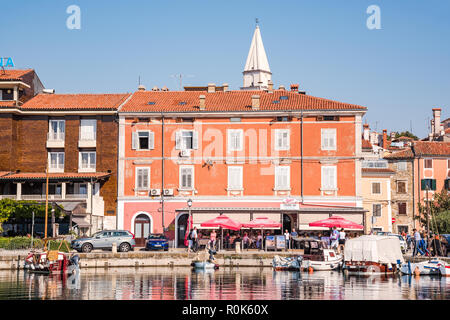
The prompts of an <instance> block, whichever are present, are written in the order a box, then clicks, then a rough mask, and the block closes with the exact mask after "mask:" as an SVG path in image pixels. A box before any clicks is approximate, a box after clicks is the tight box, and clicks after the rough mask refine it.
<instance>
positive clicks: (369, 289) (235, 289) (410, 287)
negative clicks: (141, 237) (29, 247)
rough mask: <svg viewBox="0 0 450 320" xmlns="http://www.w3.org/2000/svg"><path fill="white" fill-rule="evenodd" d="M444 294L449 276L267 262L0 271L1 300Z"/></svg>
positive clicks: (336, 297)
mask: <svg viewBox="0 0 450 320" xmlns="http://www.w3.org/2000/svg"><path fill="white" fill-rule="evenodd" d="M9 299H15V300H18V299H19V300H36V299H45V300H174V299H175V300H262V299H263V300H310V299H313V300H360V299H364V300H416V299H417V300H419V299H420V300H422V299H430V300H448V299H450V278H448V277H447V278H445V277H431V276H421V277H414V276H412V277H411V276H401V275H394V276H380V275H377V276H371V277H368V276H345V275H344V274H343V273H341V272H338V271H333V272H329V271H326V272H325V271H323V272H313V273H307V272H301V273H299V272H287V271H286V272H285V271H282V272H280V271H277V272H275V271H273V270H272V269H270V268H223V269H219V270H215V271H214V270H207V271H204V270H198V271H194V270H192V269H191V268H151V267H149V268H108V269H82V270H80V272H79V273H77V274H75V275H71V276H62V275H51V276H47V275H39V274H30V273H27V272H25V271H23V270H19V271H0V300H9Z"/></svg>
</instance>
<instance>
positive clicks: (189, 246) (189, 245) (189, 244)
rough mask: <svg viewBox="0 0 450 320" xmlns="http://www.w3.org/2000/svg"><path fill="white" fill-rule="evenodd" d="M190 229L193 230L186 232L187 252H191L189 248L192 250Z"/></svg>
mask: <svg viewBox="0 0 450 320" xmlns="http://www.w3.org/2000/svg"><path fill="white" fill-rule="evenodd" d="M192 231H194V230H191V231H189V234H188V250H187V252H191V250H192Z"/></svg>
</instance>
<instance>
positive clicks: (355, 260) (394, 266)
mask: <svg viewBox="0 0 450 320" xmlns="http://www.w3.org/2000/svg"><path fill="white" fill-rule="evenodd" d="M403 262H404V259H403V254H402V252H401V249H400V241H399V239H398V238H394V237H389V236H376V235H366V236H361V237H358V238H353V239H349V240H347V241H346V242H345V248H344V264H343V269H344V271H345V272H347V273H348V274H359V275H365V274H370V275H372V274H389V273H392V274H393V273H396V272H397V271H398V269H399V267H400V265H401V263H403Z"/></svg>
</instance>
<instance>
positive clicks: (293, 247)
mask: <svg viewBox="0 0 450 320" xmlns="http://www.w3.org/2000/svg"><path fill="white" fill-rule="evenodd" d="M297 237H298V233H297V231H295V228H293V229H292V232H291V248H292V249H297V243H296V242H295V240H294V238H297Z"/></svg>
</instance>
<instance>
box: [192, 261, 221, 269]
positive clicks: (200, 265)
mask: <svg viewBox="0 0 450 320" xmlns="http://www.w3.org/2000/svg"><path fill="white" fill-rule="evenodd" d="M192 266H193V267H194V268H195V269H219V265H218V264H217V263H214V262H211V261H209V260H207V261H192Z"/></svg>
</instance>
